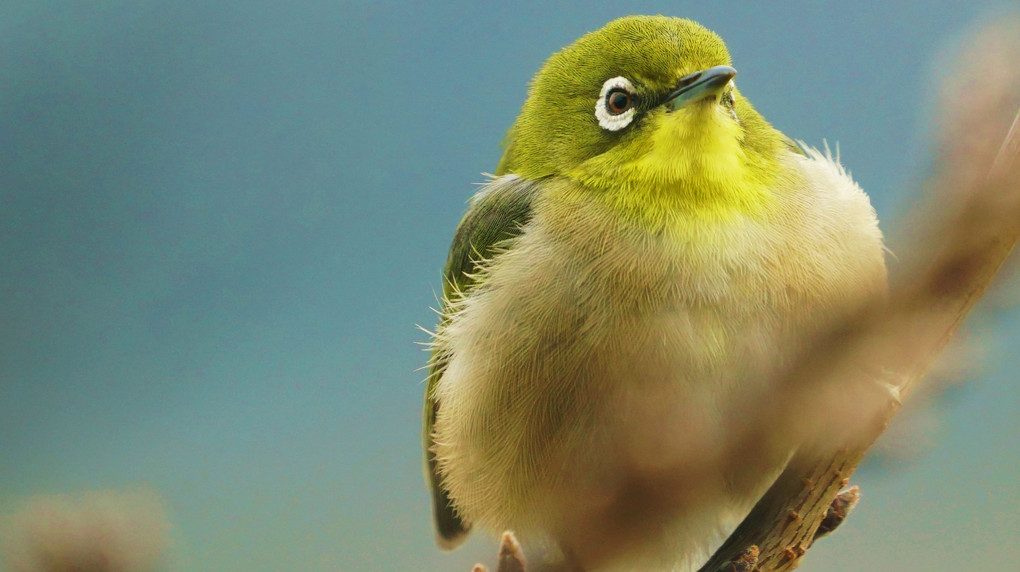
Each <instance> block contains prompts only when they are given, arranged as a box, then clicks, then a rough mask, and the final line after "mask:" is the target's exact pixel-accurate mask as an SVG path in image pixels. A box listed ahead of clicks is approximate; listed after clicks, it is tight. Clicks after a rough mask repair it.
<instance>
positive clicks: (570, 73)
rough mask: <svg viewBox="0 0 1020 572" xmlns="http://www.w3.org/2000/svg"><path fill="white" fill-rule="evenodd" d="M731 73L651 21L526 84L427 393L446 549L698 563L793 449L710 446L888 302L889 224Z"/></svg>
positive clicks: (478, 200) (711, 43) (574, 561)
mask: <svg viewBox="0 0 1020 572" xmlns="http://www.w3.org/2000/svg"><path fill="white" fill-rule="evenodd" d="M732 65H733V64H732V62H731V60H730V56H729V53H728V51H727V49H726V46H725V44H724V43H723V41H722V40H721V39H720V38H719V37H718V36H717V35H716V34H714V33H713V32H711V31H709V30H708V29H706V28H704V27H702V26H701V25H699V24H697V23H695V22H692V21H690V20H685V19H679V18H668V17H662V16H655V17H644V16H634V17H627V18H621V19H619V20H615V21H613V22H610V23H609V24H608V25H606V26H605V27H604V28H602V29H600V30H597V31H594V32H591V33H588V34H586V35H584V36H583V37H581V38H580V39H578V40H577V41H575V42H574V43H573V44H571V45H569V46H568V47H566V48H564V49H563V50H562V51H560V52H558V53H556V54H554V55H553V56H552V57H550V58H549V60H548V61H547V62H546V63H545V64H544V65H543V66H542V68H541V70H540V71H539V72H538V74H537V75H536V76H535V78H534V80H533V81H532V83H531V87H530V90H529V94H528V97H527V100H526V101H525V103H524V106H523V108H522V109H521V112H520V115H519V116H518V117H517V120H516V121H515V122H514V124H513V126H512V127H511V128H510V130H509V133H508V134H507V137H506V139H505V141H504V154H503V157H502V159H501V160H500V162H499V165H498V166H497V168H496V171H495V175H494V176H493V177H492V178H491V179H490V180H489V181H488V182H487V183H486V184H485V185H484V186H483V187H482V188H481V190H479V191H478V193H477V194H476V195H475V196H474V197H473V198H472V199H471V201H470V206H469V208H468V211H467V214H466V215H465V216H464V218H463V220H462V221H461V223H460V225H459V227H458V228H457V231H456V235H455V237H454V240H453V245H452V247H451V248H450V252H449V257H448V259H447V262H446V267H445V281H444V287H443V300H442V310H441V312H442V317H441V319H440V323H439V326H438V328H437V331H436V332H435V334H434V339H433V341H432V353H431V359H430V362H429V375H428V380H427V388H426V392H425V408H424V447H425V457H426V474H427V479H428V483H429V486H430V488H431V491H432V495H433V504H434V516H435V524H436V530H437V539H438V543H439V544H440V546H441V547H443V548H453V547H455V546H457V545H458V544H459V542H460V541H461V539H462V538H463V536H464V535H465V533H467V532H468V531H469V530H470V529H471V527H472V526H477V527H479V528H481V529H485V530H487V531H490V532H496V533H498V532H500V531H502V530H505V529H512V530H515V531H516V532H518V533H519V534H520V535H521V536H522V538H523V539H525V542H526V543H527V542H529V541H530V539H539V540H540V541H541V542H542V544H535V545H536V546H538V545H541V546H552V547H553V548H555V553H557V554H560V555H561V556H560V557H561V558H563V559H564V560H565V561H566V562H567V563H568V564H569V565H570V566H572V567H573V568H574V569H582V570H600V571H601V570H613V571H617V570H642V571H648V570H671V571H686V570H694V569H696V568H697V567H698V565H699V564H702V563H703V561H704V560H705V559H706V558H707V556H708V555H709V554H710V552H711V551H712V550H713V548H715V547H716V546H718V544H719V543H720V542H721V541H722V540H723V539H724V538H725V536H726V535H727V534H728V533H729V532H730V531H731V530H732V529H733V528H734V527H735V525H736V524H737V523H739V521H740V520H741V519H742V518H743V517H744V516H745V515H746V514H747V513H748V512H749V511H750V509H751V507H752V506H753V505H754V503H755V502H756V501H757V499H758V498H760V497H761V495H762V494H763V493H764V492H765V491H766V490H767V489H768V487H769V485H770V484H771V483H772V482H773V481H774V480H775V478H776V476H777V475H778V474H779V473H780V472H781V471H782V469H783V467H784V465H785V464H786V463H787V462H788V460H789V458H790V456H791V455H792V453H793V452H794V451H795V450H796V449H797V446H798V445H799V442H798V439H797V438H794V437H792V436H791V437H788V438H781V437H778V436H773V435H768V434H763V435H755V436H753V437H754V439H756V441H755V443H753V445H754V446H752V447H749V448H747V449H749V450H748V451H747V452H746V458H744V459H742V460H741V462H740V463H723V462H719V460H718V459H716V458H715V457H714V456H713V455H714V452H715V451H717V450H718V449H719V447H720V443H723V442H724V440H725V439H726V437H727V435H732V434H733V431H734V428H735V427H737V426H739V419H740V417H741V415H743V412H745V411H746V409H742V408H746V406H747V405H748V403H749V400H750V401H754V400H757V401H755V403H756V404H757V405H759V406H760V407H761V408H763V410H767V408H768V405H769V402H770V400H775V399H777V398H778V397H777V396H776V395H775V394H774V393H769V384H770V383H773V382H774V379H775V376H774V374H775V373H776V372H777V371H779V370H781V368H782V367H783V366H784V365H786V364H789V363H790V362H791V360H793V359H794V358H795V357H796V355H797V353H798V352H799V351H801V350H802V349H803V348H804V346H805V345H806V344H807V342H808V341H809V340H810V339H811V337H812V336H813V335H816V334H817V333H818V332H819V331H820V329H821V328H822V327H823V326H824V325H825V324H829V323H831V322H832V321H833V320H836V319H838V318H839V317H840V316H843V315H845V314H847V313H848V312H851V311H852V310H853V308H855V307H857V306H858V305H859V304H860V303H863V301H864V300H866V299H868V298H870V297H872V296H876V295H881V293H882V292H883V291H884V289H885V288H886V269H885V262H884V254H883V244H882V235H881V232H880V230H879V227H878V221H877V218H876V215H875V211H874V209H873V208H872V206H871V204H870V202H869V200H868V198H867V196H866V195H865V194H864V192H863V191H862V190H861V189H860V188H859V187H858V185H857V184H856V183H855V182H854V181H853V180H852V179H851V178H850V176H849V175H848V174H847V172H846V171H845V170H844V169H843V168H842V167H841V166H840V164H839V163H838V160H836V159H834V158H832V157H831V156H830V155H829V154H828V152H825V153H822V152H819V151H817V150H815V149H812V148H809V147H806V146H804V145H801V144H796V143H794V142H793V141H792V140H791V139H789V138H787V137H786V136H784V135H783V134H782V133H780V132H779V131H778V130H776V129H775V128H773V127H772V126H771V125H770V124H769V123H768V122H766V121H765V119H764V118H762V116H761V115H759V114H758V113H757V112H756V111H755V109H754V108H753V107H752V106H751V104H750V103H749V102H748V101H747V100H746V99H744V98H743V97H742V96H741V95H740V92H739V91H738V90H737V88H736V86H735V84H734V77H735V76H736V73H737V72H736V70H735V69H734V68H733V67H731V66H732ZM791 89H793V88H791Z"/></svg>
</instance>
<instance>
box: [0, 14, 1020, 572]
mask: <svg viewBox="0 0 1020 572" xmlns="http://www.w3.org/2000/svg"><path fill="white" fill-rule="evenodd" d="M1003 6H1007V7H1013V8H1016V7H1017V5H1016V4H1003V3H1001V2H986V1H982V0H959V1H955V0H952V1H950V0H945V1H933V2H920V1H918V2H888V1H884V2H879V1H866V2H846V1H841V2H830V1H814V2H809V1H803V2H768V3H765V2H762V3H753V4H752V3H747V2H737V1H725V0H717V1H714V2H707V3H706V2H698V3H695V2H675V1H674V2H630V3H626V4H621V3H619V2H584V3H576V4H575V3H571V4H560V3H558V2H549V1H545V2H502V3H489V4H483V3H468V2H445V3H428V2H355V3H351V2H308V1H295V2H286V3H284V2H267V1H262V0H253V1H250V2H244V3H241V2H237V3H222V2H208V1H195V0H175V1H173V2H165V1H164V2H155V1H139V0H135V1H130V2H128V1H123V2H119V1H92V2H66V1H61V2H55V1H34V2H15V1H7V2H3V3H0V512H9V511H10V510H13V508H14V507H15V506H17V504H18V502H19V500H20V499H22V498H23V497H25V496H27V495H34V494H48V493H59V492H73V491H81V490H94V489H108V488H124V487H133V486H138V485H147V486H151V487H153V488H154V489H155V490H157V491H158V492H159V493H160V494H161V495H163V497H164V498H165V499H166V500H167V502H168V504H169V506H170V507H171V511H172V515H171V516H172V520H173V523H174V525H175V526H176V529H175V533H174V540H175V544H174V546H173V548H172V550H171V553H170V563H171V566H170V567H171V569H173V570H181V571H199V570H208V571H242V570H243V571H259V570H266V571H271V570H301V571H326V570H330V571H335V570H344V571H379V570H395V571H404V570H407V571H419V570H428V571H437V572H440V571H441V572H457V571H464V572H466V571H467V570H469V569H470V566H471V564H472V563H473V562H474V561H476V560H478V559H480V558H488V557H489V555H490V553H491V551H492V550H493V545H492V544H491V543H489V542H487V541H484V540H482V539H480V538H475V539H474V540H473V541H472V542H470V543H469V544H468V546H467V547H466V548H464V549H462V550H460V551H458V552H454V553H452V554H443V553H440V552H439V551H438V549H436V548H435V547H434V546H433V544H432V532H431V528H430V521H429V518H430V514H429V505H428V503H429V500H428V497H427V495H426V492H425V488H424V484H423V479H422V476H421V468H420V458H421V457H420V455H421V453H420V407H421V405H420V403H421V394H422V391H423V385H422V384H421V380H422V378H423V373H422V372H421V371H417V368H419V367H421V366H422V365H423V363H424V362H425V359H426V355H425V354H424V353H423V352H422V351H421V348H420V347H418V346H416V345H415V343H416V342H423V341H425V340H426V339H427V338H426V336H425V335H424V334H422V333H421V332H420V331H418V330H417V329H416V328H415V324H421V325H424V326H427V327H431V325H432V324H433V322H434V321H435V315H434V314H433V313H432V311H431V310H430V309H429V308H430V307H431V306H434V305H435V297H434V292H435V291H436V290H438V288H439V284H440V276H439V271H440V268H441V266H442V264H443V261H444V259H445V255H446V249H447V247H448V244H449V241H450V239H451V237H452V235H453V231H454V228H455V226H456V224H457V222H458V220H459V218H460V216H461V214H462V213H463V211H464V208H465V201H466V200H467V198H468V197H469V196H470V194H471V193H472V192H473V191H474V189H475V187H474V185H473V184H474V183H476V182H478V181H480V180H482V177H481V175H480V173H482V172H486V171H491V170H492V169H494V168H495V164H496V161H497V160H498V158H499V153H500V150H499V146H498V143H499V141H500V139H501V138H502V137H503V134H504V132H505V130H506V129H507V128H508V127H509V125H510V124H511V122H512V121H513V118H514V117H515V115H516V114H517V111H518V110H519V108H520V105H521V103H522V102H523V99H524V96H525V93H526V87H527V82H528V80H529V79H530V77H531V76H532V74H533V73H534V72H535V71H536V70H537V69H538V67H539V66H540V65H541V63H542V62H543V61H544V59H545V58H546V57H548V56H549V55H550V54H551V53H552V52H554V51H555V50H557V49H559V48H561V47H562V46H564V45H566V44H568V43H570V42H571V41H573V40H574V39H575V38H576V37H578V36H580V35H581V34H583V33H584V32H587V31H589V30H593V29H596V28H598V27H600V26H602V25H603V24H604V23H605V22H607V21H609V20H611V19H613V18H615V17H619V16H623V15H627V14H631V13H652V14H654V13H663V14H668V15H676V16H685V17H690V18H693V19H695V20H698V21H700V22H701V23H703V24H705V25H706V26H708V27H709V28H711V29H713V30H715V31H716V32H718V33H719V34H720V35H721V36H722V37H723V38H724V39H725V40H726V42H727V44H728V45H729V47H730V51H731V53H732V55H733V59H734V65H735V67H736V68H737V69H738V70H739V72H740V77H739V78H738V81H739V85H740V87H741V90H742V92H743V93H744V94H745V95H746V96H747V97H748V98H749V99H750V100H751V101H753V102H754V104H755V105H756V107H757V108H758V109H759V110H760V111H761V112H762V114H763V115H764V116H765V117H766V118H768V119H769V120H770V121H771V122H772V123H773V124H774V125H775V126H777V127H778V128H779V129H781V130H782V131H784V132H785V133H787V134H788V135H790V136H792V137H795V138H798V139H802V140H804V141H806V142H807V143H809V144H811V145H817V146H820V145H821V144H822V142H823V140H826V139H827V140H828V141H829V142H830V143H833V144H834V143H836V142H838V143H839V147H840V151H841V155H842V159H843V162H844V163H845V164H846V165H847V166H848V167H849V168H850V169H851V170H852V172H853V174H854V176H855V177H856V179H857V180H858V181H859V182H860V183H861V185H862V186H863V187H864V188H865V189H866V190H867V191H868V192H869V193H870V194H871V196H872V198H873V202H874V204H875V206H876V208H877V209H878V211H879V215H880V217H881V218H882V219H883V220H885V221H887V222H886V223H885V224H886V228H887V230H889V231H898V229H896V228H895V224H896V218H895V217H896V215H897V214H898V213H902V212H904V210H905V209H907V208H909V205H910V202H911V196H910V194H909V191H910V189H911V187H912V186H913V185H915V184H916V181H917V180H918V179H919V178H920V177H922V176H923V174H924V170H925V165H926V164H927V162H928V161H929V155H928V145H929V143H928V142H927V141H926V137H927V133H928V132H929V128H928V120H929V118H930V113H931V109H930V102H931V100H932V86H933V80H932V78H933V77H934V75H935V73H936V70H938V69H939V68H940V61H941V60H939V59H938V58H936V55H937V54H938V53H940V50H941V49H942V47H943V46H945V45H946V44H947V43H948V42H951V41H953V40H954V39H957V38H958V37H959V35H960V34H961V32H963V31H964V30H966V29H967V28H969V27H970V26H971V25H972V24H974V23H975V22H976V21H977V20H978V19H979V18H980V17H982V15H987V14H989V13H990V11H991V10H994V9H996V8H1001V7H1003ZM1012 298H1013V299H1014V300H1016V299H1017V297H1016V296H1015V295H1013V296H1012ZM984 316H985V319H984V320H983V321H982V322H981V324H980V325H979V326H978V327H976V329H977V330H978V332H980V335H979V336H978V337H980V338H981V339H982V340H983V341H984V346H983V353H984V355H985V362H984V364H983V366H982V367H981V368H980V371H978V372H976V373H975V374H974V375H972V376H971V379H970V380H969V381H968V382H967V383H966V384H965V385H963V386H961V387H959V388H957V389H955V390H954V391H953V392H952V393H951V395H950V396H948V397H946V398H944V399H943V400H942V402H941V403H940V405H939V409H938V410H939V414H940V415H941V417H942V422H941V425H940V428H939V430H938V431H937V432H936V433H935V434H929V435H927V438H928V440H929V441H931V446H930V447H928V448H926V449H924V450H923V451H922V452H921V453H920V454H918V455H914V456H911V457H909V458H908V460H906V461H900V462H893V461H888V460H887V461H884V462H881V463H876V462H873V463H871V464H870V465H869V466H868V467H866V468H865V469H863V470H862V472H861V473H860V474H859V476H858V477H857V478H856V482H857V483H858V484H860V485H861V486H862V487H863V489H864V498H863V501H862V503H861V506H860V508H859V509H858V510H857V511H856V512H855V513H854V514H853V516H852V518H851V519H850V520H849V522H848V523H847V524H846V525H845V528H844V529H842V530H841V531H840V532H839V533H837V534H836V535H835V536H833V537H832V538H831V539H828V540H825V541H824V542H823V543H820V544H819V545H818V547H817V548H816V549H814V550H812V552H811V554H810V555H809V557H808V561H807V563H806V564H805V565H804V566H803V567H802V568H801V569H802V570H805V571H807V572H811V571H821V570H825V571H835V572H841V571H847V572H849V571H857V570H927V571H929V572H941V571H947V572H948V571H954V572H955V571H958V570H1007V569H1012V568H1011V567H1012V566H1015V565H1016V562H1018V561H1020V548H1018V543H1017V542H1016V539H1017V538H1018V537H1020V492H1018V486H1017V485H1018V480H1020V477H1018V475H1020V440H1018V438H1017V436H1018V435H1020V389H1018V387H1020V383H1018V380H1017V378H1016V372H1017V370H1018V369H1020V356H1018V354H1017V352H1016V351H1015V350H1014V348H1016V347H1017V345H1018V343H1020V314H1018V312H1017V311H1016V310H1005V309H1002V308H996V309H994V310H986V311H985V312H984Z"/></svg>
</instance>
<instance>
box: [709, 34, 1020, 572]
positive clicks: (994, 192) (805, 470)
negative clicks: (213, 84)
mask: <svg viewBox="0 0 1020 572" xmlns="http://www.w3.org/2000/svg"><path fill="white" fill-rule="evenodd" d="M1018 29H1020V26H1017V25H1016V22H1014V21H1007V22H1005V23H1000V24H999V25H997V26H991V27H988V28H985V29H984V30H982V32H981V33H980V35H979V37H978V41H976V42H975V45H974V46H972V47H971V48H970V49H969V50H968V51H967V52H966V53H965V54H964V55H963V57H962V60H963V61H962V63H961V65H959V66H958V67H957V70H959V73H958V74H957V75H955V76H953V77H952V78H951V79H950V80H949V81H948V82H947V85H946V90H945V91H946V93H945V94H944V112H943V113H944V119H945V125H944V126H943V132H944V139H943V141H942V147H941V150H940V152H939V154H938V157H937V160H936V162H935V165H937V168H938V172H937V173H936V174H935V175H934V177H933V179H932V180H931V181H930V183H929V190H930V191H931V192H932V193H933V194H934V195H935V197H936V199H937V200H934V201H932V204H933V205H936V206H937V208H938V210H937V212H935V211H933V212H926V213H924V216H922V217H920V218H918V219H917V220H919V221H922V223H926V227H925V228H917V229H913V230H914V231H915V234H916V235H917V236H916V238H915V240H914V243H913V245H912V246H913V247H912V248H910V249H908V250H906V251H904V252H903V253H901V255H900V261H901V266H902V267H903V268H904V271H903V272H902V273H901V274H900V276H899V277H898V278H897V279H896V280H894V282H893V284H892V289H891V292H890V296H889V299H888V302H875V303H874V304H873V305H872V307H871V308H870V309H868V310H867V311H865V312H863V313H862V314H861V316H860V317H859V319H857V320H855V321H854V323H852V324H846V325H845V326H844V327H843V328H841V329H840V331H838V332H834V333H833V335H832V336H831V337H830V339H829V340H828V342H829V343H827V344H823V345H822V346H821V347H819V348H816V351H814V352H812V353H811V355H810V356H809V357H808V358H807V359H806V360H805V361H804V362H803V363H801V364H800V365H799V366H798V367H797V368H795V369H794V370H793V371H792V372H791V374H790V375H789V376H787V378H786V379H785V380H784V384H783V385H785V386H786V387H788V388H790V390H792V391H797V392H802V391H803V390H804V388H806V387H807V386H809V385H811V384H820V386H821V387H822V388H824V390H825V391H828V392H830V393H831V395H830V396H829V397H828V398H826V399H825V402H826V404H827V405H826V410H827V411H829V412H833V413H832V414H833V416H834V417H835V419H834V421H836V423H835V425H837V426H839V425H845V426H850V427H853V426H861V427H864V428H865V430H864V431H862V432H860V433H856V432H854V431H851V432H849V433H846V434H840V432H839V431H838V430H837V431H835V432H833V431H832V430H831V426H830V428H829V430H822V431H820V432H819V434H818V438H817V439H816V440H815V442H814V443H813V444H811V445H810V446H808V447H805V448H803V449H802V450H801V451H799V452H798V454H797V455H796V456H795V457H794V459H793V460H792V461H791V463H790V465H789V466H788V468H787V469H786V470H785V471H784V473H783V474H782V475H781V476H780V478H779V479H778V480H777V481H776V483H775V484H774V485H773V487H772V488H771V489H770V490H769V492H768V493H767V494H766V495H765V496H764V497H763V498H762V500H761V501H760V502H759V503H758V505H756V506H755V508H754V510H753V511H752V512H751V514H749V515H748V516H747V518H745V520H744V522H743V523H741V525H740V526H739V527H738V528H737V530H736V531H735V532H734V533H733V534H732V535H731V536H730V538H729V539H728V540H727V541H726V543H725V544H724V545H723V546H722V547H721V548H720V549H719V550H718V551H717V552H716V554H715V555H714V556H713V557H712V559H711V560H710V561H709V562H708V564H706V565H705V566H703V567H702V568H701V572H716V571H717V570H719V569H720V568H721V567H723V566H726V565H727V563H728V562H730V561H731V560H733V559H734V558H735V557H737V555H739V554H740V553H741V552H742V551H744V550H745V549H746V548H747V547H748V546H752V545H754V546H757V547H758V548H759V550H760V556H759V559H758V566H759V569H760V570H762V571H776V572H779V571H787V570H793V569H795V568H796V567H797V566H798V565H799V563H800V561H801V559H802V558H803V556H804V553H805V552H806V550H807V549H808V548H809V547H810V546H811V544H812V542H813V541H814V539H815V537H816V532H817V531H818V529H819V526H820V525H821V523H822V521H823V519H824V518H825V513H826V508H827V507H829V506H830V503H831V501H832V499H833V498H835V497H836V495H837V491H838V490H839V489H840V488H841V487H843V486H845V485H846V482H847V479H848V478H849V477H850V475H851V474H852V473H853V471H854V470H855V469H856V467H857V465H858V464H859V463H860V461H861V459H862V458H863V457H864V454H865V453H866V452H867V450H868V448H870V446H871V445H872V444H873V443H874V441H875V439H877V438H878V436H879V435H881V433H882V432H883V431H884V429H885V427H886V425H887V424H888V422H889V420H890V419H891V418H892V416H893V415H894V414H895V413H896V412H897V410H898V409H899V406H900V404H901V403H902V400H903V399H905V398H906V397H907V396H908V395H909V394H910V393H911V392H912V391H913V389H914V388H915V387H916V385H917V384H918V382H919V380H920V379H921V377H922V376H923V374H924V372H925V370H926V369H927V368H928V366H929V365H930V364H931V362H932V360H933V359H934V358H935V356H936V355H937V354H938V352H939V351H940V350H941V349H942V348H943V347H944V346H945V345H946V343H948V342H949V340H950V339H951V338H952V337H953V334H954V333H955V331H956V329H957V327H958V326H959V325H960V323H961V322H962V321H963V319H964V318H965V317H966V316H967V314H969V313H970V311H971V310H972V309H973V307H974V305H975V303H976V302H977V301H978V300H979V299H980V297H981V295H982V294H983V293H984V291H985V290H986V289H987V288H988V286H989V284H990V283H991V281H992V279H993V278H994V276H995V274H996V273H997V271H998V270H999V268H1000V267H1001V266H1002V264H1003V263H1004V262H1005V260H1006V258H1007V257H1008V255H1009V254H1010V252H1011V251H1012V249H1013V247H1014V246H1015V245H1016V243H1017V241H1018V239H1020V113H1014V110H1015V109H1016V104H1017V96H1018V94H1020V71H1018V69H1020V66H1018V64H1020V61H1017V60H1018V57H1020V49H1018V40H1017V39H1016V38H1017V37H1018V35H1017V30H1018ZM1003 60H1005V61H1003ZM996 64H999V65H996ZM1003 64H1005V65H1003ZM990 68H991V69H990ZM1011 115H1012V124H1011V127H1010V128H1009V130H1008V132H1007V133H1006V135H1005V140H1004V139H1003V131H1005V129H1003V128H1004V126H1006V125H1010V116H1011ZM1003 140H1004V143H1003V144H1002V145H1001V146H1000V145H998V144H997V142H999V141H1003ZM934 208H935V206H930V207H929V209H928V210H932V209H934ZM833 342H838V343H833ZM860 372H873V374H874V375H868V374H867V373H866V374H865V375H863V376H861V374H860ZM848 375H856V376H858V377H860V378H865V379H866V378H869V377H870V378H872V379H873V378H874V377H876V376H877V377H878V380H877V382H878V383H880V384H882V383H887V384H888V390H889V392H890V398H889V399H888V400H886V401H885V403H884V404H883V403H882V402H881V401H879V402H874V401H873V400H872V405H873V407H865V408H859V407H857V406H856V404H858V403H861V401H859V399H860V398H862V397H864V398H865V401H864V403H868V400H867V398H866V396H865V395H862V394H861V390H862V389H865V388H866V385H867V384H868V383H870V382H872V381H871V380H869V381H865V382H864V384H863V385H862V383H861V382H860V381H857V382H856V383H855V382H852V381H850V380H847V379H846V378H847V376H848ZM841 393H842V395H840V394H841ZM801 406H802V404H800V405H796V406H795V407H801ZM855 411H857V412H863V413H864V414H865V415H867V414H869V411H870V414H876V413H877V415H876V417H875V419H874V422H872V423H868V422H867V419H866V418H858V419H850V418H849V417H852V416H855V415H856V414H855ZM791 413H792V410H791ZM862 421H864V423H863V424H861V425H859V424H860V423H861V422H862ZM855 433H856V434H855ZM834 437H836V439H833V438H834ZM834 442H835V443H843V444H844V445H843V446H842V447H840V448H838V449H837V450H835V451H834V452H833V450H832V447H831V443H834Z"/></svg>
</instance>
